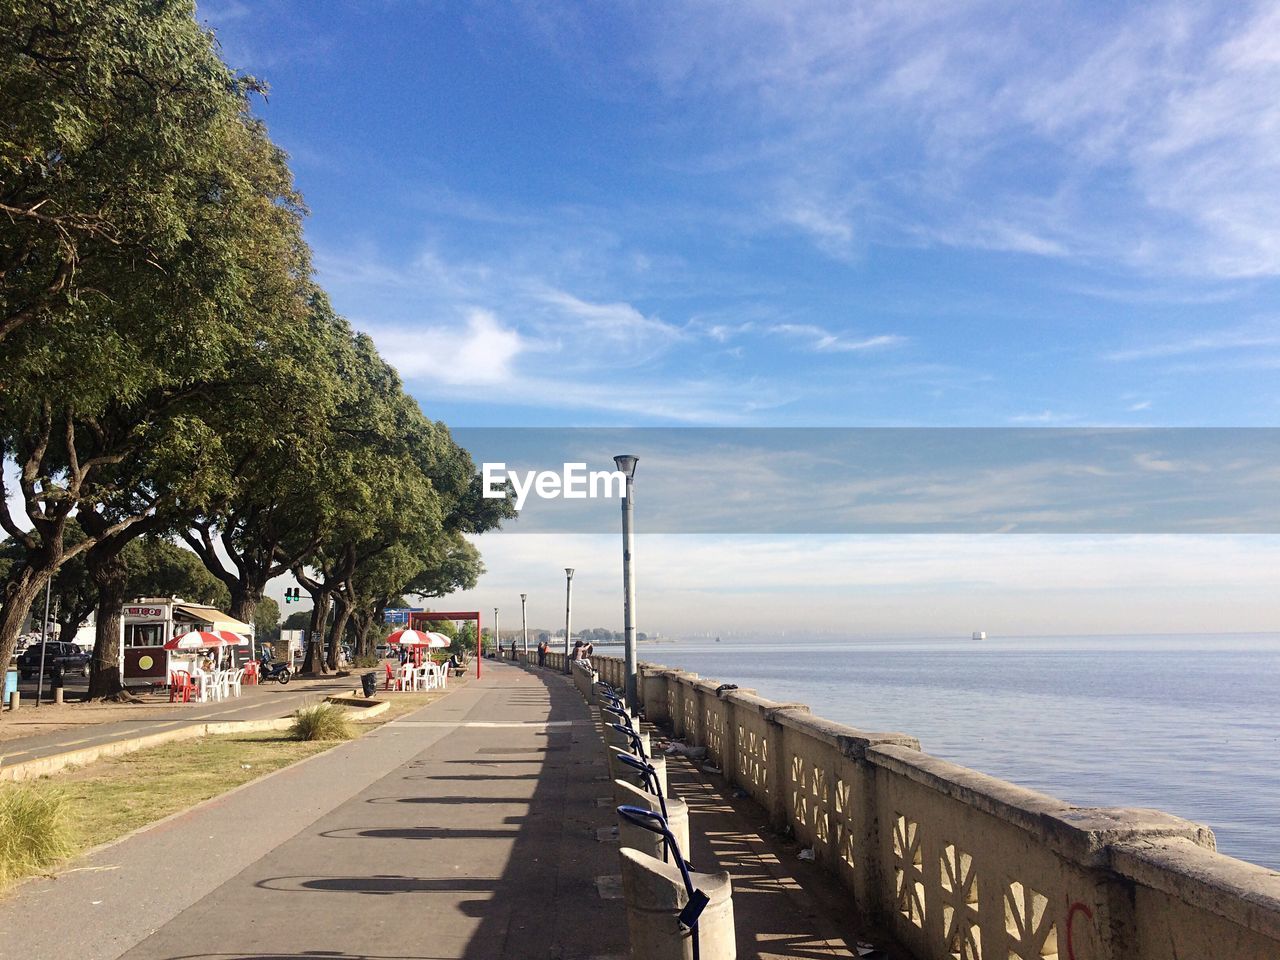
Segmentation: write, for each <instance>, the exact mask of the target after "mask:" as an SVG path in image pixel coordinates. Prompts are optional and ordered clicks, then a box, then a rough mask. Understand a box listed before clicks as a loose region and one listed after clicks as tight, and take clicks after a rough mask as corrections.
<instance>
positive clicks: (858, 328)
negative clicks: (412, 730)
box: [199, 0, 1280, 633]
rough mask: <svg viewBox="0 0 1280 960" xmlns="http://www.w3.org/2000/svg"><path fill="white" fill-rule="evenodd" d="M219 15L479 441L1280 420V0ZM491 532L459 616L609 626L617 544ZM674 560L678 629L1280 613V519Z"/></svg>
mask: <svg viewBox="0 0 1280 960" xmlns="http://www.w3.org/2000/svg"><path fill="white" fill-rule="evenodd" d="M199 13H200V16H201V17H202V18H203V19H206V20H207V21H208V23H209V24H210V25H211V26H212V27H213V28H214V29H215V30H216V31H217V33H218V36H219V38H220V40H221V42H222V45H223V49H224V53H225V55H226V57H227V59H228V60H229V61H230V62H231V63H233V64H234V65H236V66H238V67H240V68H242V69H245V70H247V71H249V72H252V73H254V74H257V75H259V76H261V77H262V78H264V79H265V80H267V81H268V83H269V84H270V87H271V95H270V99H269V101H268V102H267V103H266V104H265V105H263V106H262V108H261V113H262V115H263V116H264V118H265V119H266V120H267V122H268V124H269V126H270V129H271V131H272V134H273V136H274V137H275V138H276V140H277V141H278V142H280V143H281V144H282V145H283V146H284V147H285V148H286V149H287V150H288V151H289V152H290V154H291V156H292V158H293V167H294V170H295V173H296V175H297V178H298V181H299V184H300V186H301V188H302V190H303V191H304V193H305V194H306V197H307V200H308V202H309V205H310V207H311V210H312V215H311V220H310V224H309V227H308V233H309V237H310V240H311V242H312V244H313V245H314V247H315V249H316V262H317V266H318V270H319V273H320V278H321V280H322V282H323V283H324V284H325V286H326V287H327V288H328V289H329V290H330V292H331V293H332V295H333V298H334V302H335V304H336V305H337V307H338V308H339V309H340V310H342V311H343V312H344V313H345V314H347V315H348V316H349V317H350V318H351V319H352V321H353V322H354V323H355V324H356V325H357V326H359V327H361V328H363V329H366V330H368V331H370V332H371V333H372V334H373V335H374V337H375V339H376V340H377V342H378V344H379V346H380V347H381V349H382V350H383V352H384V353H385V354H386V355H387V356H388V357H389V358H390V359H391V360H392V361H393V362H394V363H395V364H396V365H397V366H398V368H399V369H400V372H401V374H402V375H403V376H404V377H405V379H406V382H407V383H408V385H409V387H410V389H411V391H412V392H413V393H414V394H415V395H416V396H417V397H418V398H419V400H420V401H421V403H422V405H423V408H424V409H425V410H426V411H427V412H428V413H429V414H430V415H432V416H434V417H438V418H441V419H444V420H446V421H447V422H449V423H450V424H452V425H456V426H459V427H480V426H500V427H529V426H603V427H620V426H641V425H642V426H671V427H674V426H771V427H801V426H933V427H950V426H987V427H1007V426H1023V427H1026V426H1054V427H1085V426H1098V425H1108V426H1122V425H1131V426H1272V425H1275V424H1276V423H1277V420H1278V419H1280V393H1278V392H1277V390H1276V376H1277V371H1278V370H1280V309H1278V308H1277V307H1278V305H1277V289H1278V288H1277V282H1276V275H1277V273H1278V272H1280V151H1277V150H1276V149H1275V145H1276V143H1277V142H1280V97H1277V96H1276V95H1275V91H1276V90H1277V89H1280V5H1277V4H1276V3H1254V4H1251V3H1239V2H1237V3H1216V4H1215V3H1194V4H1191V3H1154V4H1141V5H1138V4H1131V5H1119V4H1089V5H1084V4H1059V3H1044V4H1033V5H1027V4H1018V3H1011V2H1005V3H1001V2H963V0H957V2H954V3H948V4H937V3H925V2H919V3H916V2H909V0H895V2H892V3H889V2H884V3H881V2H865V3H859V4H856V5H855V4H848V3H843V2H830V3H828V2H805V0H796V2H790V3H785V4H780V3H771V2H759V3H752V2H746V0H740V2H734V3H711V2H708V3H680V4H677V3H663V2H651V0H646V2H634V3H626V2H608V3H581V2H573V3H555V2H543V3H514V4H513V3H491V4H490V3H483V2H480V3H472V4H466V5H464V4H435V3H426V2H413V0H377V2H375V0H359V2H357V0H349V2H341V0H253V2H248V0H244V2H237V0H216V2H214V0H210V2H200V3H199ZM610 452H618V451H610ZM606 459H607V457H606ZM650 469H651V470H652V469H654V468H652V467H650ZM644 470H645V465H643V464H642V467H641V472H640V473H639V474H638V481H641V480H643V479H644ZM650 476H652V473H650ZM483 548H484V551H485V554H486V558H487V562H488V565H489V568H490V573H489V574H488V575H487V576H486V578H485V580H484V581H483V582H482V584H481V587H480V589H479V590H477V591H476V593H475V595H474V596H472V597H466V598H460V599H459V601H458V602H467V603H471V602H474V603H477V604H481V605H483V606H485V607H486V608H491V607H492V606H495V605H499V606H503V607H504V608H506V609H509V610H512V611H514V610H516V609H518V601H517V600H516V598H515V596H514V594H515V593H518V592H519V591H520V590H527V591H528V592H529V593H530V594H531V597H532V599H531V612H532V613H533V615H534V619H535V620H536V621H538V622H545V623H553V622H555V621H556V619H557V618H558V617H559V613H558V612H557V611H558V609H559V603H560V600H561V594H560V592H559V591H560V590H561V589H562V580H563V574H562V573H561V572H560V568H561V567H564V566H567V565H575V566H577V567H578V568H579V569H580V571H581V573H580V575H579V576H580V579H579V580H578V581H576V583H578V585H579V593H578V597H579V600H578V603H579V605H580V610H581V611H582V614H581V616H582V618H583V619H584V620H585V621H586V622H590V623H597V622H598V623H602V624H606V625H616V621H617V620H618V619H619V617H620V614H619V613H618V610H617V608H618V606H619V604H618V595H619V590H618V582H617V581H618V577H619V569H618V568H619V560H618V558H617V549H616V548H617V544H616V538H608V537H597V538H591V537H585V538H584V537H571V536H568V535H561V536H559V537H555V536H549V537H544V536H542V535H539V536H537V537H535V536H534V535H532V534H516V533H510V534H502V535H498V536H495V537H486V538H485V542H484V544H483ZM640 549H641V551H642V556H643V557H644V561H645V567H644V571H645V577H646V579H645V580H643V581H642V583H641V598H642V599H641V601H640V609H641V611H642V621H641V628H642V629H644V627H645V626H646V625H647V626H649V627H650V628H656V629H661V630H665V631H668V632H681V631H684V630H708V631H711V632H729V631H730V630H734V629H744V628H746V627H747V626H748V625H751V624H755V625H762V626H765V627H768V626H770V625H772V624H774V623H778V622H785V621H786V619H787V618H791V619H796V620H801V619H803V620H804V623H805V624H807V625H809V626H811V627H813V628H815V629H817V628H822V629H828V628H829V629H848V630H850V631H851V632H861V631H863V630H864V629H865V630H866V631H871V630H872V629H875V630H890V631H903V632H912V631H926V632H934V633H939V632H940V633H951V632H959V633H967V632H968V631H969V630H971V629H979V628H983V627H985V628H987V629H989V630H994V629H999V630H1002V631H1005V632H1045V631H1049V632H1061V633H1070V632H1073V631H1075V630H1086V629H1087V630H1171V629H1179V628H1185V629H1214V628H1216V627H1217V626H1219V625H1226V624H1228V623H1229V624H1230V625H1231V627H1232V628H1233V629H1266V628H1269V627H1274V626H1275V624H1276V623H1277V622H1280V604H1278V603H1277V601H1275V600H1274V599H1272V594H1274V593H1276V591H1274V590H1273V589H1270V585H1268V584H1266V582H1265V580H1266V578H1265V576H1264V575H1263V573H1262V571H1264V570H1265V569H1267V568H1270V569H1274V563H1273V562H1272V561H1274V559H1276V554H1277V553H1280V547H1278V545H1277V542H1276V541H1275V540H1274V539H1273V538H1267V537H1257V536H1253V537H1249V536H1244V537H1196V538H1191V537H1174V538H1157V537H1125V538H1117V537H1101V536H1092V535H1084V534H1081V535H1077V536H1070V537H1068V536H1059V537H1028V536H1018V537H1003V538H1001V537H937V538H910V537H888V536H886V537H861V538H855V537H842V538H830V539H827V540H824V541H822V542H821V543H818V542H815V541H813V540H812V539H811V538H801V537H795V538H791V539H787V540H782V541H778V540H756V539H752V538H749V537H746V536H740V537H737V538H734V537H726V536H699V537H669V536H665V535H664V536H654V537H652V538H649V539H647V540H646V539H644V538H642V541H641V545H640ZM784 586H785V587H786V589H787V594H786V595H787V596H795V597H797V598H798V597H799V596H800V595H801V591H806V593H805V596H806V597H807V598H808V599H807V600H806V601H805V602H803V603H802V604H800V606H802V607H803V610H802V611H801V612H788V613H787V614H786V615H785V616H780V615H779V613H778V610H779V597H778V591H779V590H780V589H782V588H783V587H784ZM1119 598H1124V599H1119ZM535 601H536V602H535Z"/></svg>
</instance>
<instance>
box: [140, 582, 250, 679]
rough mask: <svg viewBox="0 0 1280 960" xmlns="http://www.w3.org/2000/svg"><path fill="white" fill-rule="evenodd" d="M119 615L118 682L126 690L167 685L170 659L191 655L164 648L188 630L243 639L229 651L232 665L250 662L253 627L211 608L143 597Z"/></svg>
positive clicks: (181, 601)
mask: <svg viewBox="0 0 1280 960" xmlns="http://www.w3.org/2000/svg"><path fill="white" fill-rule="evenodd" d="M121 614H122V616H121V617H120V629H121V638H120V641H121V642H120V680H121V682H122V683H123V684H124V685H125V686H126V687H129V686H152V685H155V684H165V683H168V682H169V671H170V670H171V669H173V667H172V665H171V660H172V658H173V657H174V656H178V657H186V658H189V657H190V654H189V653H187V654H183V653H179V652H177V651H172V650H165V649H164V645H165V644H166V643H167V642H169V641H170V640H172V639H173V638H174V637H179V636H182V634H184V633H188V632H189V631H191V630H229V631H230V632H231V633H234V634H237V635H239V636H242V637H243V638H244V642H243V643H241V644H239V645H238V646H235V647H231V648H230V649H231V651H232V655H233V656H234V657H235V662H236V663H237V664H240V665H243V664H244V663H246V662H248V661H249V660H251V659H252V658H253V653H254V651H253V627H251V626H249V624H247V623H241V622H240V621H239V620H236V619H235V618H234V617H232V616H230V615H229V614H226V613H223V612H222V611H221V610H216V609H214V608H213V607H206V606H204V605H203V604H199V603H188V602H187V601H185V600H183V599H181V598H180V597H144V598H143V599H141V600H135V601H132V602H131V603H127V604H125V605H124V608H123V609H122V610H121Z"/></svg>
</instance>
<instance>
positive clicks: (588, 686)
mask: <svg viewBox="0 0 1280 960" xmlns="http://www.w3.org/2000/svg"><path fill="white" fill-rule="evenodd" d="M573 682H574V683H575V684H576V685H577V687H578V692H579V693H581V694H582V699H584V700H586V701H587V703H590V704H594V703H595V702H596V674H595V671H594V670H588V669H587V668H586V667H584V666H582V665H581V664H579V663H578V662H577V661H576V660H575V661H574V662H573Z"/></svg>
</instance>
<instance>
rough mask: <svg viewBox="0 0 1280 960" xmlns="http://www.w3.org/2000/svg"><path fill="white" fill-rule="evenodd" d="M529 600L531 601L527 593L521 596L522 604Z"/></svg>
mask: <svg viewBox="0 0 1280 960" xmlns="http://www.w3.org/2000/svg"><path fill="white" fill-rule="evenodd" d="M528 599H529V595H528V594H527V593H522V594H520V602H521V603H524V602H525V601H526V600H528Z"/></svg>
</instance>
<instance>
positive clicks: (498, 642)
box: [493, 607, 502, 660]
mask: <svg viewBox="0 0 1280 960" xmlns="http://www.w3.org/2000/svg"><path fill="white" fill-rule="evenodd" d="M493 659H495V660H501V659H502V634H500V633H498V608H497V607H494V608H493Z"/></svg>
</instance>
